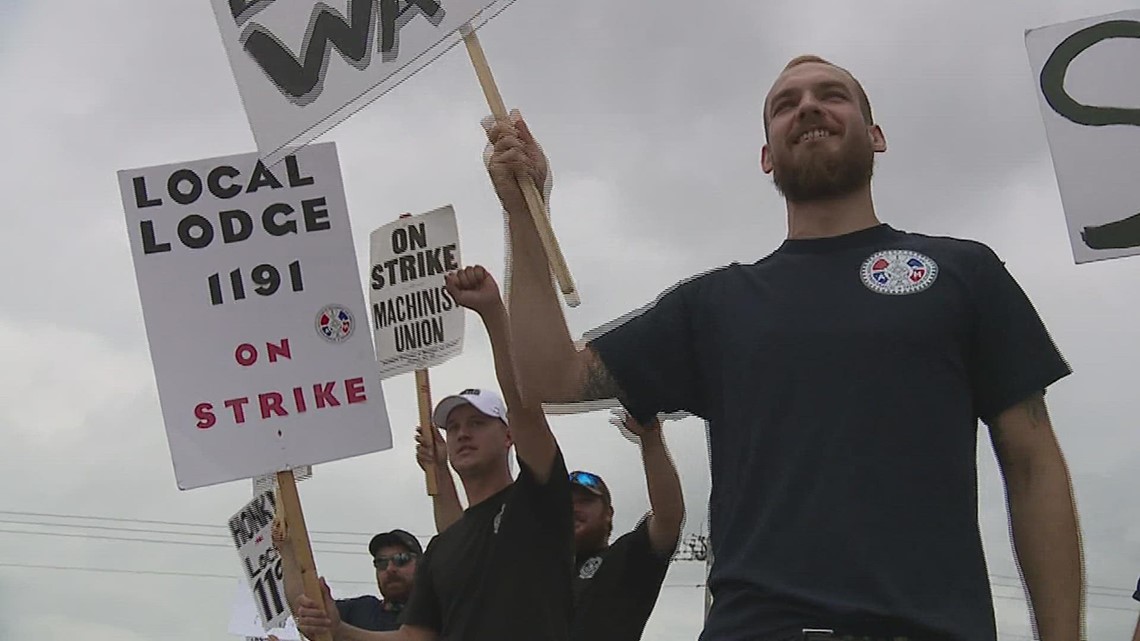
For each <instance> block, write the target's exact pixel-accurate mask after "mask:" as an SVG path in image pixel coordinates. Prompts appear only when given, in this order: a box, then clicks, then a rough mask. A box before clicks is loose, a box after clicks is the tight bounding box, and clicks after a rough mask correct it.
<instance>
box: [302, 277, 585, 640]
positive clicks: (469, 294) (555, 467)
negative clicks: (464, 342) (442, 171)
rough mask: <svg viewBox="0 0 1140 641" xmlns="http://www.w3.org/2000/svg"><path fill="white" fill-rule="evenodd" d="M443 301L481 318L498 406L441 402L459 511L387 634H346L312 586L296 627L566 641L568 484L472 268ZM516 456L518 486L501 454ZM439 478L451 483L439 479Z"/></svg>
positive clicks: (503, 318)
mask: <svg viewBox="0 0 1140 641" xmlns="http://www.w3.org/2000/svg"><path fill="white" fill-rule="evenodd" d="M446 286H447V291H448V293H449V294H451V297H452V299H454V300H455V302H457V303H458V304H460V305H462V306H463V307H466V308H468V309H471V310H474V311H475V312H477V313H478V314H479V316H480V317H482V319H483V322H484V324H485V326H486V328H487V333H488V334H489V335H490V338H491V351H492V353H493V356H494V360H495V373H496V374H497V376H498V379H499V387H500V388H501V389H502V391H503V395H504V396H506V399H507V404H506V405H504V403H503V401H502V400H501V399H499V397H498V396H497V395H495V394H494V393H493V392H490V391H488V390H478V389H470V390H465V391H463V392H462V393H460V394H457V395H455V396H451V397H448V398H445V399H444V400H443V401H441V402H440V404H439V407H438V408H437V410H436V412H435V414H434V415H433V422H434V423H436V425H437V426H439V427H442V428H443V429H444V430H445V431H446V432H447V440H446V448H447V455H448V458H449V459H450V461H451V466H452V467H453V468H454V469H455V471H456V472H457V473H458V474H459V478H460V480H461V481H462V482H463V489H464V491H465V492H466V494H467V501H468V504H469V507H468V508H467V510H466V511H465V512H464V513H463V516H462V517H461V518H460V519H459V520H458V521H457V522H456V523H455V524H454V525H452V526H451V527H448V528H447V529H445V530H443V531H442V532H440V533H439V534H438V535H436V536H435V538H433V539H432V541H431V543H429V544H428V547H427V550H426V551H425V552H424V555H423V557H422V558H421V559H420V560H419V564H418V567H417V570H416V589H415V590H414V591H413V592H412V596H411V599H410V600H409V602H408V604H407V606H406V607H405V608H404V611H403V613H402V618H401V621H402V623H403V625H402V626H401V627H400V629H399V630H396V631H393V632H366V631H362V630H360V629H359V628H356V627H354V626H351V625H347V624H345V623H344V622H343V621H341V620H340V618H339V617H338V616H337V613H338V612H337V608H334V607H332V606H333V601H332V597H331V596H330V595H329V592H328V586H327V585H326V584H325V582H324V580H323V579H322V580H321V588H322V591H323V592H324V602H325V603H324V607H321V606H320V605H319V604H318V603H317V602H315V601H314V600H312V599H309V598H308V597H306V596H304V595H302V596H301V597H300V599H299V601H300V607H299V608H298V609H297V610H296V611H295V612H296V615H297V616H296V621H297V627H298V629H300V631H301V632H302V633H303V634H304V635H305V636H307V637H310V638H313V637H315V636H318V635H320V634H321V633H331V634H332V635H333V637H334V639H336V640H337V641H436V640H441V639H446V640H447V641H499V640H503V641H523V640H525V641H568V639H569V627H570V617H571V609H572V601H573V595H572V591H571V572H572V571H573V561H574V543H573V530H572V523H571V508H570V481H569V474H568V473H567V471H566V464H565V463H564V462H563V459H562V453H561V451H560V450H559V448H558V443H557V441H555V439H554V435H553V434H552V433H551V431H550V426H549V425H548V424H547V422H546V417H545V416H544V415H543V413H542V405H541V404H540V403H537V402H534V401H532V400H531V396H529V394H528V393H527V390H526V388H525V387H522V389H520V385H519V384H518V383H517V382H516V378H515V375H514V366H513V357H512V355H511V345H510V332H509V321H508V319H507V312H506V308H505V306H504V305H503V301H502V298H501V297H500V294H499V289H498V286H497V285H496V284H495V281H494V279H492V278H491V276H490V274H488V273H487V272H486V270H484V269H483V268H482V267H467V268H464V269H462V270H459V271H458V272H457V273H452V274H448V276H447V278H446ZM512 446H513V447H515V448H516V453H517V455H518V461H519V474H518V478H516V479H512V478H511V472H510V466H509V463H508V462H509V452H510V449H511V447H512ZM437 472H438V473H439V475H440V476H443V475H445V474H448V475H449V474H450V473H449V472H448V471H447V468H446V467H442V466H440V467H439V469H438V470H437Z"/></svg>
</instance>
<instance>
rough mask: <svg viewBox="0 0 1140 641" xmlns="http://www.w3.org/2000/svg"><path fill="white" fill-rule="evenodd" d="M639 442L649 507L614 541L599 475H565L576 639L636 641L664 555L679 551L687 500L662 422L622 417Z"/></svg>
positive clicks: (665, 564)
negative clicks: (570, 519) (568, 489)
mask: <svg viewBox="0 0 1140 641" xmlns="http://www.w3.org/2000/svg"><path fill="white" fill-rule="evenodd" d="M623 423H624V426H625V428H626V429H627V430H629V431H630V432H632V433H633V435H634V436H636V437H637V438H638V439H639V440H640V445H641V460H642V463H643V465H644V468H645V482H646V485H647V486H648V488H649V504H650V512H649V514H648V515H647V516H646V518H644V519H642V520H641V522H640V523H639V524H638V525H637V527H636V528H634V529H633V530H632V531H631V532H628V533H626V534H624V535H622V536H621V537H619V538H618V539H617V540H616V541H614V542H613V543H612V544H610V543H609V537H610V534H611V532H612V531H613V517H614V508H613V500H612V497H611V495H610V490H609V487H607V486H606V483H605V481H603V480H602V478H601V477H600V476H598V475H596V474H593V473H591V472H584V471H575V472H572V473H571V474H570V484H571V485H570V487H571V489H572V491H573V495H572V496H573V501H574V542H575V548H576V553H577V554H576V563H577V568H576V570H577V571H576V573H575V574H574V622H573V625H571V628H570V638H571V639H573V640H574V641H587V640H589V641H637V640H638V639H640V638H641V634H642V632H643V631H644V630H645V623H646V621H648V620H649V615H651V614H652V613H653V607H654V606H655V605H656V604H657V597H658V595H659V594H660V593H661V584H662V583H663V582H664V580H665V573H666V572H667V571H668V569H669V561H670V559H671V558H672V556H673V552H674V551H675V550H676V549H677V540H678V539H679V538H680V536H681V523H682V521H683V520H684V515H685V504H684V500H683V498H682V495H681V480H680V479H679V478H678V476H677V469H676V467H674V465H673V461H672V460H671V459H670V457H669V453H668V451H667V450H666V448H665V441H664V438H663V435H662V432H661V424H660V422H659V421H657V420H654V421H653V422H652V423H651V424H650V425H649V426H644V425H641V424H640V423H637V422H636V421H634V420H632V419H630V418H629V417H628V416H625V417H624V421H623Z"/></svg>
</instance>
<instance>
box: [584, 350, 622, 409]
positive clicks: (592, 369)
mask: <svg viewBox="0 0 1140 641" xmlns="http://www.w3.org/2000/svg"><path fill="white" fill-rule="evenodd" d="M622 397H623V394H622V392H621V388H620V387H618V384H617V381H615V380H614V377H613V376H612V375H611V374H610V372H609V370H607V369H606V365H605V363H603V362H602V359H600V358H597V357H596V356H595V357H594V358H592V359H590V364H589V365H588V366H587V368H586V380H585V382H584V383H583V384H582V394H581V400H583V401H600V400H604V399H609V398H616V399H618V400H622Z"/></svg>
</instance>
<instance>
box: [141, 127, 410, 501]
mask: <svg viewBox="0 0 1140 641" xmlns="http://www.w3.org/2000/svg"><path fill="white" fill-rule="evenodd" d="M119 187H120V190H121V192H122V199H123V206H124V209H125V211H126V220H127V231H128V235H129V237H130V243H131V253H132V254H133V256H134V265H135V274H136V278H137V281H138V287H139V297H140V299H141V301H142V308H143V318H144V320H145V323H146V332H147V339H148V341H149V343H150V352H151V358H152V360H153V362H154V372H155V379H156V382H157V385H158V395H159V401H160V403H161V406H162V415H163V419H164V422H165V424H166V434H167V439H168V443H169V446H170V454H171V458H172V459H173V462H174V473H175V477H176V479H177V482H178V486H179V487H180V488H182V489H191V488H196V487H201V486H205V485H211V484H215V483H222V482H226V481H233V480H237V479H248V478H253V477H256V476H259V475H263V474H269V473H272V472H277V471H282V470H286V469H292V468H296V467H300V466H304V465H312V464H316V463H324V462H328V461H333V460H337V459H342V458H348V457H350V456H356V455H360V454H366V453H369V452H375V451H378V450H383V449H388V448H390V447H391V445H392V437H391V431H390V428H389V425H388V417H387V411H386V408H385V403H384V396H383V392H382V390H381V385H380V379H379V377H378V376H377V372H376V360H375V352H374V351H373V347H372V337H371V335H370V334H369V329H368V309H367V307H365V303H364V294H363V288H362V286H361V282H360V276H359V271H358V265H357V261H356V253H355V251H354V249H353V243H352V230H351V229H350V227H349V218H348V211H347V208H346V206H345V198H344V188H343V186H342V183H341V175H340V167H339V164H338V162H337V154H336V147H335V146H334V145H333V144H332V143H323V144H319V145H312V146H310V147H306V148H304V149H302V150H300V151H299V152H297V153H296V154H295V155H290V156H288V157H286V158H285V159H284V162H283V163H281V164H280V165H279V166H277V167H273V168H270V167H267V166H266V165H265V164H263V163H262V162H261V161H259V160H258V155H257V154H243V155H238V156H229V157H224V158H211V159H207V160H198V161H193V162H186V163H177V164H171V165H163V166H159V167H148V168H144V169H132V170H125V171H120V172H119Z"/></svg>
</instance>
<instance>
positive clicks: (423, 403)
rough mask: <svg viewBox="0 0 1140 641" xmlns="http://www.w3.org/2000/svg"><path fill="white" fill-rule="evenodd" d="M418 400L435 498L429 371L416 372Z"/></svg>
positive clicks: (429, 484) (430, 486) (426, 474)
mask: <svg viewBox="0 0 1140 641" xmlns="http://www.w3.org/2000/svg"><path fill="white" fill-rule="evenodd" d="M411 217H412V215H411V214H409V213H407V212H405V213H402V214H400V218H411ZM416 399H417V402H418V403H419V406H420V425H419V431H420V439H421V440H422V441H423V442H424V443H427V444H428V448H429V449H430V450H431V458H432V461H433V462H432V463H429V464H428V466H427V469H426V470H424V480H425V481H426V482H427V493H428V496H435V495H437V494H439V483H438V481H437V479H436V474H437V473H438V472H437V468H436V464H435V462H434V461H435V454H436V452H435V430H434V429H432V424H431V381H430V380H429V379H428V371H427V370H426V369H417V370H416Z"/></svg>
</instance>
